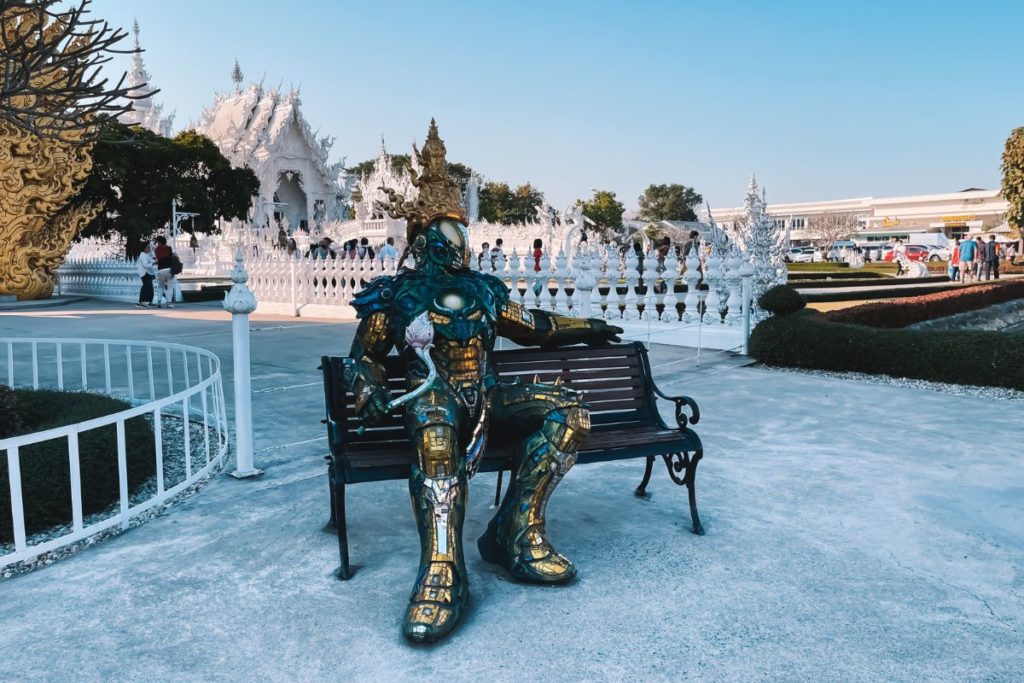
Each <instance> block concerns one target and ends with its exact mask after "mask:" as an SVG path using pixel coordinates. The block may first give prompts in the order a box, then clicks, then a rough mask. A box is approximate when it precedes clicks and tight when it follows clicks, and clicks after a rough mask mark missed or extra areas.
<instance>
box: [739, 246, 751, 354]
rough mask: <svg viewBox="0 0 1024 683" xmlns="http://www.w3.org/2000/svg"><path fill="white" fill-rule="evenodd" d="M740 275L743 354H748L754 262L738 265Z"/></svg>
mask: <svg viewBox="0 0 1024 683" xmlns="http://www.w3.org/2000/svg"><path fill="white" fill-rule="evenodd" d="M740 277H741V278H743V355H744V356H747V355H750V309H751V308H753V301H751V290H752V289H753V283H754V264H752V263H751V262H750V261H744V262H743V265H742V266H740Z"/></svg>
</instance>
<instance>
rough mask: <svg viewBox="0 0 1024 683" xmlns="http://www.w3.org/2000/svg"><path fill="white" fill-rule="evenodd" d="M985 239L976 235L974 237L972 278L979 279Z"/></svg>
mask: <svg viewBox="0 0 1024 683" xmlns="http://www.w3.org/2000/svg"><path fill="white" fill-rule="evenodd" d="M984 257H985V240H983V239H982V238H981V235H978V236H977V237H975V238H974V279H975V280H981V270H982V264H983V263H984V260H985V258H984Z"/></svg>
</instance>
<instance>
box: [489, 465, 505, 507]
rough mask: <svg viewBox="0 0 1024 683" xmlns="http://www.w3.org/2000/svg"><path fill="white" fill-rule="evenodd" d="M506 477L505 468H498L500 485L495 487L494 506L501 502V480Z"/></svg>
mask: <svg viewBox="0 0 1024 683" xmlns="http://www.w3.org/2000/svg"><path fill="white" fill-rule="evenodd" d="M504 477H505V470H498V485H497V486H496V487H495V489H494V505H492V506H491V507H492V508H496V507H498V505H500V504H501V480H502V479H503V478H504Z"/></svg>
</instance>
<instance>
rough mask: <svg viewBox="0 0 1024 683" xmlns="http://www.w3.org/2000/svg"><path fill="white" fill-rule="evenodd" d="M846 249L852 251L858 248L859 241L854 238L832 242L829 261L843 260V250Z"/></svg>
mask: <svg viewBox="0 0 1024 683" xmlns="http://www.w3.org/2000/svg"><path fill="white" fill-rule="evenodd" d="M844 248H845V249H846V251H847V253H849V252H852V251H853V250H854V249H856V248H857V243H856V242H854V241H853V240H836V241H835V242H834V243H833V244H832V248H831V249H829V250H828V260H829V261H833V262H835V261H842V260H843V259H842V251H843V249H844Z"/></svg>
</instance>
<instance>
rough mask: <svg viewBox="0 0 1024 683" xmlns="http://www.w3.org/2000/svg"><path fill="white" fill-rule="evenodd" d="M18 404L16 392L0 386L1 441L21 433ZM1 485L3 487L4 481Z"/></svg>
mask: <svg viewBox="0 0 1024 683" xmlns="http://www.w3.org/2000/svg"><path fill="white" fill-rule="evenodd" d="M16 404H17V399H16V398H15V397H14V390H13V389H11V388H10V387H8V386H4V385H3V384H0V439H6V438H7V437H9V436H14V435H15V434H20V433H21V429H22V424H21V416H20V415H19V414H18V411H17V408H16ZM0 485H3V482H2V481H0Z"/></svg>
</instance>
